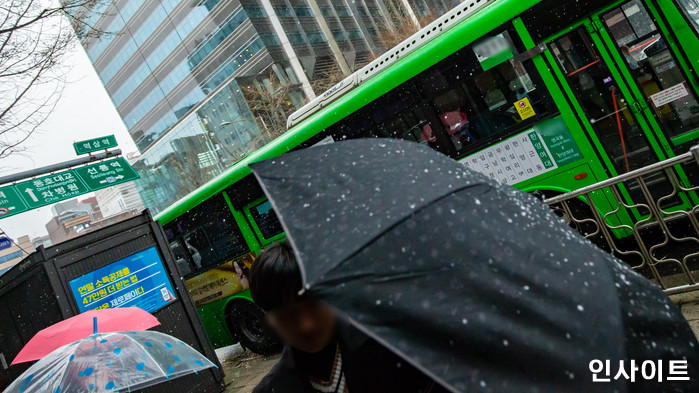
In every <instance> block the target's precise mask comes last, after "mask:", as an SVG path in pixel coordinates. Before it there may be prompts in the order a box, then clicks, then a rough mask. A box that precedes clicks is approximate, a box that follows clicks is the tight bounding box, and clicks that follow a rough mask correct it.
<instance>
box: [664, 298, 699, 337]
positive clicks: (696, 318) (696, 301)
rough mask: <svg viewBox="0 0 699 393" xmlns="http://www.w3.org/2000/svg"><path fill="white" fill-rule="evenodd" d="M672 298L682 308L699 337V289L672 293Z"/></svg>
mask: <svg viewBox="0 0 699 393" xmlns="http://www.w3.org/2000/svg"><path fill="white" fill-rule="evenodd" d="M670 299H672V301H673V302H675V304H677V306H678V307H679V308H680V311H682V315H684V317H685V318H687V321H688V322H689V326H690V327H691V328H692V330H693V331H694V335H695V336H697V339H699V291H694V292H687V293H681V294H678V295H672V296H670Z"/></svg>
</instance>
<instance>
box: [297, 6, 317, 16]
mask: <svg viewBox="0 0 699 393" xmlns="http://www.w3.org/2000/svg"><path fill="white" fill-rule="evenodd" d="M294 12H295V13H296V16H309V17H312V16H313V11H311V7H294Z"/></svg>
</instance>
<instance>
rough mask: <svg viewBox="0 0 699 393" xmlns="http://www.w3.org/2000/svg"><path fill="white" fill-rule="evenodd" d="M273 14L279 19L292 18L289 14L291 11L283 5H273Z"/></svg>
mask: <svg viewBox="0 0 699 393" xmlns="http://www.w3.org/2000/svg"><path fill="white" fill-rule="evenodd" d="M274 12H275V13H276V14H277V16H279V17H281V18H290V17H292V16H294V15H293V14H292V13H291V10H290V9H289V7H287V6H285V5H275V6H274Z"/></svg>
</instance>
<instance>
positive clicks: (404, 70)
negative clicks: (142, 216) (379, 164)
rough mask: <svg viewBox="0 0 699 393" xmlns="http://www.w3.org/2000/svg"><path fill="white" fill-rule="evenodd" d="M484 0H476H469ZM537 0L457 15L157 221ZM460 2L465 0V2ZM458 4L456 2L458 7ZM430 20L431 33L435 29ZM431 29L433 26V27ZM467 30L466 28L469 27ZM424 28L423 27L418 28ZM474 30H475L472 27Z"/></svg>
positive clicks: (504, 2) (504, 1)
mask: <svg viewBox="0 0 699 393" xmlns="http://www.w3.org/2000/svg"><path fill="white" fill-rule="evenodd" d="M481 1H485V0H475V1H474V2H472V4H473V3H476V2H481ZM539 1H541V0H497V1H495V2H494V3H492V4H490V5H488V6H487V7H486V8H483V9H481V10H480V11H479V12H477V13H475V14H473V15H472V16H470V17H469V18H468V19H466V20H464V21H462V22H461V23H460V24H459V25H457V26H456V27H453V28H451V29H449V30H447V31H446V32H444V33H441V35H440V36H439V38H438V39H434V40H432V41H430V42H428V43H427V44H425V45H423V46H422V47H420V48H419V49H417V50H416V51H414V52H413V53H411V54H409V55H407V56H405V57H403V58H402V59H400V60H399V61H397V62H396V63H394V64H393V65H391V66H390V67H389V68H388V69H386V70H384V71H383V72H382V74H381V77H377V78H371V79H369V80H367V81H366V82H364V83H362V84H360V85H359V86H357V87H356V88H354V89H353V90H350V91H348V92H347V93H346V94H344V95H342V96H341V97H340V98H338V99H336V100H335V101H333V102H332V103H330V104H329V105H328V106H326V107H324V108H323V109H321V110H319V111H318V112H316V113H314V114H313V115H311V116H310V117H309V118H308V119H306V120H304V121H303V122H302V123H300V124H298V125H297V126H296V127H294V128H292V129H290V130H289V131H287V132H286V133H284V134H282V135H281V136H279V137H278V138H276V139H275V140H273V141H272V142H270V143H268V144H267V145H265V146H263V147H262V148H260V149H259V150H257V151H255V152H253V153H252V154H250V155H248V156H247V157H245V158H243V159H242V160H240V161H238V162H237V163H236V164H234V165H233V166H232V167H231V168H230V169H228V170H226V171H225V172H223V173H222V174H220V175H218V176H217V177H215V178H214V179H212V180H210V181H209V182H207V183H206V184H204V185H203V186H201V187H199V188H198V189H196V190H194V191H192V192H190V193H189V194H188V195H186V196H185V197H183V198H182V199H180V200H179V201H177V202H175V203H174V204H172V205H170V206H169V207H168V208H167V209H165V210H163V211H162V212H161V213H159V214H158V215H156V216H155V219H156V220H158V221H160V222H161V223H162V224H167V223H168V222H170V221H172V220H174V219H176V218H177V217H179V216H180V215H182V214H184V213H186V212H187V211H189V210H190V209H193V208H195V207H196V206H197V205H199V204H200V203H202V202H204V201H205V200H207V199H208V198H210V197H211V196H213V195H215V194H217V193H219V192H221V191H222V190H224V189H225V188H227V187H229V186H230V185H232V184H234V183H236V182H237V181H239V180H241V179H242V178H244V177H245V176H247V175H249V174H250V173H251V172H250V168H249V167H248V165H249V164H251V163H253V162H257V161H261V160H265V159H269V158H273V157H276V156H278V155H281V154H284V153H286V152H288V151H290V150H291V149H293V148H294V147H296V146H298V145H299V144H301V143H303V142H305V141H306V140H308V139H309V138H311V137H313V136H315V135H316V134H318V133H319V132H321V131H323V130H324V129H326V128H328V127H330V126H332V125H333V124H335V123H337V122H338V121H340V120H342V119H344V118H345V117H347V116H349V115H351V114H352V113H354V112H356V111H357V110H359V109H360V108H362V107H364V106H365V105H366V104H368V103H370V102H373V101H374V100H376V99H377V98H379V97H380V96H381V95H383V94H385V93H386V92H388V91H390V90H392V89H394V88H395V87H397V86H399V85H400V84H402V83H404V82H405V81H407V80H409V79H410V78H412V77H414V76H416V75H418V74H419V73H421V72H422V71H424V70H426V69H427V68H429V67H431V66H432V65H434V64H436V63H438V62H439V61H441V60H443V59H444V58H446V57H448V56H449V55H451V54H452V53H454V52H456V51H458V50H459V49H461V48H463V47H464V46H466V45H468V44H470V43H472V42H473V41H475V40H476V39H478V38H480V37H481V36H482V35H483V34H485V33H487V32H489V31H491V30H493V29H494V28H496V27H498V26H499V25H501V24H503V23H505V22H507V21H509V20H510V19H512V18H513V17H515V16H516V15H518V14H520V13H522V12H523V11H525V10H527V9H528V8H530V7H532V6H533V5H535V4H537V3H538V2H539ZM464 4H465V3H464ZM461 6H463V4H462V5H460V7H461ZM433 25H434V24H430V25H429V26H428V28H430V33H431V32H435V33H436V34H440V33H439V32H438V31H437V30H438V28H435V26H436V25H434V26H433ZM433 29H434V30H433ZM469 31H470V32H472V34H466V33H468V32H469ZM421 32H424V33H425V34H427V31H426V30H421ZM474 32H475V33H474Z"/></svg>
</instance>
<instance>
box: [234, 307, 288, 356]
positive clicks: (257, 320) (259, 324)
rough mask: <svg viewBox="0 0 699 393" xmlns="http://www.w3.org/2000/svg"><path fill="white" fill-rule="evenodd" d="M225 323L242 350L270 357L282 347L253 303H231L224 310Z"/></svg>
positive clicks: (263, 314)
mask: <svg viewBox="0 0 699 393" xmlns="http://www.w3.org/2000/svg"><path fill="white" fill-rule="evenodd" d="M226 322H227V323H228V329H229V330H230V331H231V334H232V335H233V337H235V338H236V339H237V340H239V342H240V345H241V346H242V347H243V348H246V349H249V350H251V351H253V352H255V353H259V354H260V355H270V354H273V353H275V352H277V351H279V350H280V349H281V347H282V345H281V341H280V340H279V337H277V335H276V334H275V333H274V331H273V330H272V328H271V327H270V326H269V325H268V324H267V322H266V321H265V313H264V312H263V311H262V310H261V309H260V308H259V307H257V306H256V305H255V303H253V302H250V301H246V300H240V301H234V302H231V303H230V304H229V305H228V307H227V309H226Z"/></svg>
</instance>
